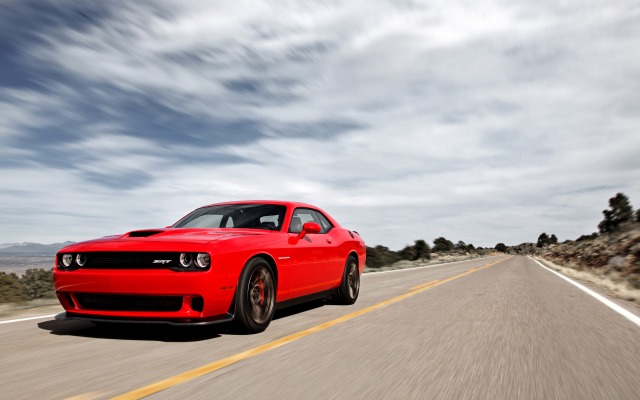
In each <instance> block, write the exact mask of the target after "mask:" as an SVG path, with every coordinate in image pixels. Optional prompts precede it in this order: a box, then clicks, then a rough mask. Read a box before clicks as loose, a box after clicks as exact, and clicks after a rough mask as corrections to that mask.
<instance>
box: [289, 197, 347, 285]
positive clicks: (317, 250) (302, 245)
mask: <svg viewBox="0 0 640 400" xmlns="http://www.w3.org/2000/svg"><path fill="white" fill-rule="evenodd" d="M306 222H315V223H317V224H319V225H320V226H321V228H322V223H321V220H320V218H319V217H318V215H317V214H316V211H315V210H312V209H309V208H297V209H295V210H294V212H293V215H292V217H291V221H290V223H289V250H290V254H291V260H290V262H291V272H292V273H293V275H294V282H295V285H296V288H295V290H294V292H295V297H299V296H305V295H308V294H312V293H316V292H320V291H323V290H327V289H329V282H331V280H332V279H331V278H332V276H333V275H334V273H333V271H332V268H331V265H332V261H333V259H334V257H333V256H332V254H334V253H335V252H336V249H335V244H334V243H333V241H332V240H331V238H330V236H329V235H328V234H327V232H325V229H324V228H323V229H322V230H321V231H320V232H318V233H306V234H305V235H304V236H303V237H302V238H301V237H300V232H301V231H302V228H303V225H304V224H305V223H306Z"/></svg>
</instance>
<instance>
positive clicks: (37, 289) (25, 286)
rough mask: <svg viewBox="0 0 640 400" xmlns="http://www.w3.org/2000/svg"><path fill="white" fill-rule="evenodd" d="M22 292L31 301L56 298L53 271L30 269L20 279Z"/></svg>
mask: <svg viewBox="0 0 640 400" xmlns="http://www.w3.org/2000/svg"><path fill="white" fill-rule="evenodd" d="M20 286H22V291H23V292H24V294H25V295H27V297H28V298H29V299H31V300H32V299H42V298H51V297H56V293H55V290H54V289H53V270H51V269H49V270H46V269H40V268H29V269H28V270H27V271H26V272H25V273H24V275H22V277H20Z"/></svg>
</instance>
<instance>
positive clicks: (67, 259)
mask: <svg viewBox="0 0 640 400" xmlns="http://www.w3.org/2000/svg"><path fill="white" fill-rule="evenodd" d="M72 262H73V254H63V255H62V265H63V266H65V267H67V268H68V267H70V266H71V263H72Z"/></svg>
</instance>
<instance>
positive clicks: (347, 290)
mask: <svg viewBox="0 0 640 400" xmlns="http://www.w3.org/2000/svg"><path fill="white" fill-rule="evenodd" d="M359 293H360V271H359V270H358V261H356V258H355V257H354V256H352V255H351V256H349V257H348V258H347V262H346V263H345V266H344V275H343V276H342V283H341V284H340V287H339V288H338V292H337V293H336V296H335V299H336V303H338V304H346V305H349V304H353V303H355V302H356V300H357V299H358V294H359Z"/></svg>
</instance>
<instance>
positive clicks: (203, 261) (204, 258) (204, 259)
mask: <svg viewBox="0 0 640 400" xmlns="http://www.w3.org/2000/svg"><path fill="white" fill-rule="evenodd" d="M210 264H211V257H209V254H207V253H198V256H197V257H196V265H197V266H198V267H199V268H209V265H210Z"/></svg>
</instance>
